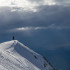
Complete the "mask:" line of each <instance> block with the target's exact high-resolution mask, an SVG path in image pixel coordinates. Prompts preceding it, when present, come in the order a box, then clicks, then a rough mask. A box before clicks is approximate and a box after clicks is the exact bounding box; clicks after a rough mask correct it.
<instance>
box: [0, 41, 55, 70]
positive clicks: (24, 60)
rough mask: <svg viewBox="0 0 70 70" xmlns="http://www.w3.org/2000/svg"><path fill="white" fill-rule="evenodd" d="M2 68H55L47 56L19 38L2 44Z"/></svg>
mask: <svg viewBox="0 0 70 70" xmlns="http://www.w3.org/2000/svg"><path fill="white" fill-rule="evenodd" d="M0 70H54V68H53V67H52V65H51V64H49V62H48V61H47V60H46V58H45V57H43V56H41V55H40V54H38V53H36V52H34V51H33V50H31V49H29V48H28V47H27V46H25V45H24V44H22V43H20V42H19V41H17V40H12V41H8V42H4V43H1V44H0Z"/></svg>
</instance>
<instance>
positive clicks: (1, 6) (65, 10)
mask: <svg viewBox="0 0 70 70" xmlns="http://www.w3.org/2000/svg"><path fill="white" fill-rule="evenodd" d="M13 35H14V36H15V39H17V40H19V41H20V42H22V43H24V44H25V45H27V46H28V47H30V48H31V49H33V50H34V51H36V52H38V53H40V54H42V55H44V56H46V57H48V59H49V60H50V61H51V62H52V63H54V62H53V61H55V63H54V66H56V67H57V68H60V69H61V70H69V69H70V66H69V65H70V62H69V58H70V55H69V53H70V52H69V51H70V0H0V43H2V42H4V41H8V40H12V36H13ZM59 62H61V64H60V63H59Z"/></svg>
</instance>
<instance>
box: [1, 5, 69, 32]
mask: <svg viewBox="0 0 70 70" xmlns="http://www.w3.org/2000/svg"><path fill="white" fill-rule="evenodd" d="M18 10H19V8H17V11H14V12H12V8H2V9H1V11H0V29H1V31H2V30H6V29H14V28H21V27H28V26H29V27H48V26H51V25H52V24H54V25H55V26H54V28H55V29H56V28H57V27H59V28H62V29H64V28H65V29H66V28H68V29H69V28H70V27H69V26H70V24H69V23H70V7H69V6H67V7H64V6H58V5H54V6H48V5H45V6H39V7H37V12H31V11H28V12H25V11H18Z"/></svg>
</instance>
